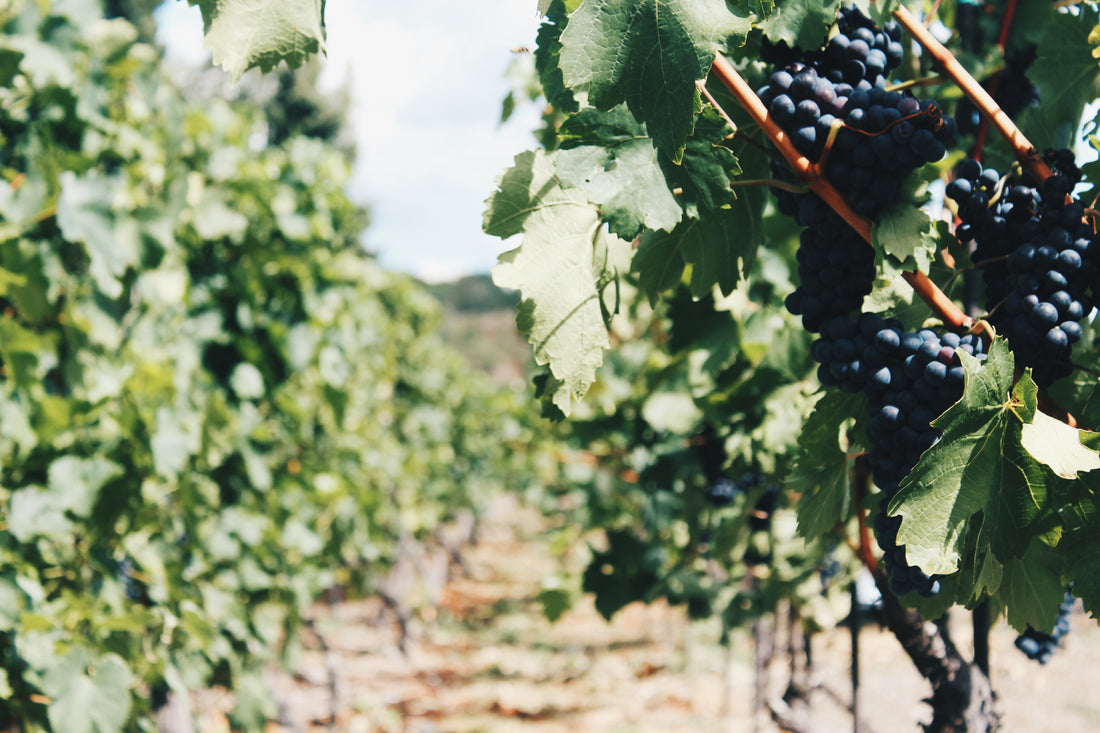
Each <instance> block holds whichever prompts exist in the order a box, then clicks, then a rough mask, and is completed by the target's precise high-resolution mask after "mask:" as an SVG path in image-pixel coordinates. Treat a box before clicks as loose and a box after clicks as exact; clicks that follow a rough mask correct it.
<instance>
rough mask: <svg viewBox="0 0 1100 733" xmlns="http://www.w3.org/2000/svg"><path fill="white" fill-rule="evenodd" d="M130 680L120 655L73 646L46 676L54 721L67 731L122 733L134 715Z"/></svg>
mask: <svg viewBox="0 0 1100 733" xmlns="http://www.w3.org/2000/svg"><path fill="white" fill-rule="evenodd" d="M130 682H131V674H130V668H129V667H127V666H126V663H125V662H124V661H122V658H121V657H119V656H118V655H115V654H105V655H103V656H101V657H91V656H90V654H89V652H86V651H85V650H83V649H81V648H79V647H78V648H75V649H73V651H71V652H70V653H69V654H68V655H67V656H66V657H65V658H64V660H61V661H60V663H59V664H58V665H57V666H56V667H53V668H52V669H51V670H50V671H49V672H47V673H46V675H45V677H44V678H43V680H42V689H43V690H44V691H45V692H46V693H47V694H48V695H49V696H50V698H51V699H50V703H49V705H48V706H47V713H48V715H49V718H50V725H51V726H52V727H53V729H54V730H63V731H66V732H67V733H118V731H120V730H122V726H123V725H124V724H125V723H126V719H127V718H128V717H129V715H130V689H129V688H130Z"/></svg>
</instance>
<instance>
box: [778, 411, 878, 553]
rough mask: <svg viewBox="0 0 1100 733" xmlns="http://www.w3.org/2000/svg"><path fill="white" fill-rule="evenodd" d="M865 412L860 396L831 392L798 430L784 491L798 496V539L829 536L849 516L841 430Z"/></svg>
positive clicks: (849, 499)
mask: <svg viewBox="0 0 1100 733" xmlns="http://www.w3.org/2000/svg"><path fill="white" fill-rule="evenodd" d="M864 409H865V400H864V398H863V397H862V396H861V395H850V394H846V393H844V392H841V391H839V390H829V391H827V392H825V395H824V397H822V398H821V399H820V400H818V402H817V404H816V405H815V406H814V410H813V412H811V413H810V416H809V417H808V418H807V419H806V422H805V424H804V425H803V427H802V435H801V437H800V438H799V440H798V447H799V451H798V458H797V460H796V461H795V464H794V470H793V471H792V473H791V476H790V478H789V479H788V480H787V488H788V489H789V490H790V491H791V492H793V493H796V494H801V497H800V498H799V499H798V502H797V503H796V504H795V510H796V511H797V513H798V534H799V535H800V536H802V537H805V538H806V539H807V540H812V539H816V538H818V537H821V536H823V535H826V534H828V533H830V532H832V531H833V529H834V528H835V527H836V526H837V523H838V522H844V521H845V520H846V519H847V518H848V515H849V513H850V512H851V509H852V507H851V496H852V492H851V485H850V481H849V479H848V476H849V471H850V466H849V464H848V456H847V454H846V453H845V451H844V449H843V448H842V447H841V440H842V432H843V431H844V424H845V423H846V422H847V421H848V420H851V419H852V416H854V415H859V414H861V413H862V412H863V411H864Z"/></svg>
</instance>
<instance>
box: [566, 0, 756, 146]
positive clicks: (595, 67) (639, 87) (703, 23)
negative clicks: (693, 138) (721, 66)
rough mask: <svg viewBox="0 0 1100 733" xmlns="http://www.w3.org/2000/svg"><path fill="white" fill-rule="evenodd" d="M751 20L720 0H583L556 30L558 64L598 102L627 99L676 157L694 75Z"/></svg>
mask: <svg viewBox="0 0 1100 733" xmlns="http://www.w3.org/2000/svg"><path fill="white" fill-rule="evenodd" d="M750 27H751V20H750V19H748V18H742V17H738V16H736V15H734V14H733V13H731V12H730V10H729V8H728V7H727V5H726V3H725V2H723V1H722V0H586V2H584V3H582V4H581V6H580V7H579V8H578V9H577V11H576V12H575V13H573V15H571V16H570V17H569V24H568V25H567V26H566V28H565V31H564V32H563V33H562V35H561V44H562V49H561V69H562V72H563V74H564V76H565V84H566V85H567V86H569V87H571V88H573V89H575V90H578V91H584V92H587V93H588V101H589V102H590V103H591V104H593V105H595V106H596V107H598V108H600V109H611V108H612V107H614V106H616V105H618V104H621V103H623V102H626V104H627V105H628V106H629V107H630V110H631V112H633V113H634V116H635V117H637V118H638V119H639V120H641V121H642V122H644V123H645V124H646V126H647V128H648V129H649V134H650V135H651V136H652V137H653V139H654V140H655V141H656V143H657V147H658V148H660V149H661V150H662V151H664V152H665V154H667V155H668V156H669V158H670V159H671V160H672V161H673V162H675V163H679V162H680V159H681V157H682V155H683V150H684V141H685V140H686V139H687V137H688V135H690V134H691V129H692V123H693V121H694V119H695V113H696V111H697V110H698V109H699V106H700V105H699V92H698V90H697V89H696V87H695V82H696V80H698V79H702V78H704V77H705V76H706V75H707V70H708V69H709V68H710V65H711V62H712V61H713V60H714V56H715V54H716V53H718V52H719V51H720V50H721V49H722V48H724V47H725V46H726V45H727V44H728V43H729V41H730V39H731V38H734V39H735V42H736V43H737V44H738V45H740V43H743V42H744V37H745V34H746V33H748V31H749V28H750Z"/></svg>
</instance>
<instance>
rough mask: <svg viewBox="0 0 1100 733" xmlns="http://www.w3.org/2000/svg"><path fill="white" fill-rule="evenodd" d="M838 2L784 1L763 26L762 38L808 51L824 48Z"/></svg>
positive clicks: (820, 0)
mask: <svg viewBox="0 0 1100 733" xmlns="http://www.w3.org/2000/svg"><path fill="white" fill-rule="evenodd" d="M838 10H840V0H824V1H822V0H786V1H785V2H784V3H783V4H782V5H780V6H779V7H778V8H776V10H775V12H774V13H772V15H771V17H770V18H768V22H767V23H765V24H764V35H766V36H767V37H768V38H770V39H771V40H773V41H785V42H786V43H787V45H788V46H797V47H798V48H801V49H804V50H807V51H812V50H814V49H817V48H820V47H821V46H823V45H825V41H826V40H828V38H829V29H830V28H832V26H833V22H834V21H835V20H836V14H837V11H838Z"/></svg>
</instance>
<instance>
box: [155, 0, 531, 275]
mask: <svg viewBox="0 0 1100 733" xmlns="http://www.w3.org/2000/svg"><path fill="white" fill-rule="evenodd" d="M536 7H537V3H536V2H535V0H482V2H477V3H464V4H463V3H455V2H453V0H405V1H404V2H400V3H385V2H383V3H375V2H370V3H366V2H337V1H336V0H330V2H328V3H327V4H326V7H325V24H326V29H327V33H328V37H327V39H326V46H327V49H328V56H327V59H326V60H325V62H324V63H325V71H324V73H323V75H322V77H321V80H320V83H321V85H322V88H327V89H334V88H337V87H338V85H339V84H340V83H342V82H343V81H344V80H345V79H349V80H350V81H349V83H350V85H351V89H352V104H353V106H352V110H351V114H352V118H351V120H349V122H350V124H351V125H352V126H353V129H354V130H355V137H356V140H357V141H358V152H359V160H358V161H357V165H356V168H355V174H354V179H353V182H352V187H351V191H350V194H351V195H352V196H353V198H355V199H356V200H359V201H363V202H364V203H366V204H369V206H370V208H371V217H372V225H371V227H370V229H369V230H368V231H367V233H366V242H367V245H368V247H369V248H371V249H372V250H373V251H375V252H377V253H378V255H379V260H380V261H381V262H382V264H383V265H384V266H386V267H390V268H392V269H397V270H402V271H405V272H411V273H414V274H417V275H420V276H423V277H434V278H437V279H438V277H439V276H440V275H441V274H442V273H449V274H453V275H461V274H464V273H468V272H475V271H485V270H487V269H489V268H490V267H491V266H492V265H493V264H494V263H495V262H496V256H497V254H499V253H500V252H503V251H504V250H505V249H507V248H508V247H507V246H506V245H504V244H503V243H501V242H500V240H497V239H495V238H492V237H489V236H487V235H485V234H483V233H482V232H481V217H482V214H483V211H484V200H485V199H486V198H487V197H488V196H489V194H490V193H491V192H492V189H493V180H494V178H495V177H496V176H497V175H499V173H500V171H502V170H503V169H504V168H507V167H508V166H510V165H511V163H512V158H513V157H514V156H515V155H516V153H519V152H520V151H522V150H524V149H527V148H530V147H533V146H534V141H533V139H532V138H531V135H530V132H529V131H530V130H531V129H532V128H533V127H534V125H535V124H536V122H537V120H538V112H537V110H534V109H526V110H522V109H521V110H520V111H519V112H518V113H517V115H516V117H515V119H513V120H512V121H511V122H510V123H509V124H508V125H506V126H504V127H500V126H499V125H498V120H499V117H500V104H501V101H502V99H503V98H504V95H505V94H506V93H507V91H508V83H507V81H506V79H505V76H504V74H505V69H506V68H507V66H508V64H509V62H510V61H511V58H512V53H511V50H510V49H512V48H513V47H516V46H533V45H534V37H535V32H536V30H537V28H538V18H537V14H536ZM159 17H160V19H161V23H162V27H163V28H164V31H163V32H162V38H163V40H164V41H165V43H166V44H167V45H168V47H169V51H170V53H172V54H173V58H175V59H177V60H179V61H181V62H193V63H206V62H208V60H209V53H208V52H205V51H203V50H202V48H201V46H202V43H201V29H202V22H201V17H200V16H199V14H198V11H197V9H196V8H189V7H187V6H186V4H185V3H182V2H169V3H166V4H165V5H164V6H163V7H162V9H161V11H160V16H159Z"/></svg>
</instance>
